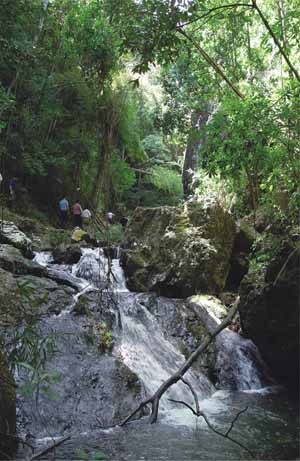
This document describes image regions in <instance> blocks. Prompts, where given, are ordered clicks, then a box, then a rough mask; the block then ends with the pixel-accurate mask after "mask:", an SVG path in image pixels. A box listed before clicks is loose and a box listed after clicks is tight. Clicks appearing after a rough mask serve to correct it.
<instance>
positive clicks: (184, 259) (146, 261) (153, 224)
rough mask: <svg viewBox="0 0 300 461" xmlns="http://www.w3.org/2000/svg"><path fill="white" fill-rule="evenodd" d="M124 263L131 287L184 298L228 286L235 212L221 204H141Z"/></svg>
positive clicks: (212, 291) (128, 231) (137, 211)
mask: <svg viewBox="0 0 300 461" xmlns="http://www.w3.org/2000/svg"><path fill="white" fill-rule="evenodd" d="M126 235H127V239H128V241H129V242H131V247H130V249H129V250H125V251H124V253H123V257H122V264H123V267H124V270H125V274H126V277H127V283H128V287H129V288H130V289H131V290H133V291H155V292H157V293H159V294H162V295H164V296H169V297H177V298H184V297H187V296H190V295H192V294H195V293H198V292H201V291H203V292H208V293H219V292H220V291H222V290H223V288H224V286H225V281H226V278H227V274H228V270H229V260H230V256H231V252H232V246H233V241H234V236H235V223H234V221H233V219H232V217H231V215H230V214H229V213H228V212H226V211H224V209H223V208H222V207H220V206H219V205H217V204H214V205H210V206H205V205H204V204H201V203H199V202H191V203H186V204H185V205H184V206H182V207H167V206H165V207H160V208H137V209H136V210H135V212H134V214H133V216H132V219H131V221H130V225H129V226H128V229H127V232H126Z"/></svg>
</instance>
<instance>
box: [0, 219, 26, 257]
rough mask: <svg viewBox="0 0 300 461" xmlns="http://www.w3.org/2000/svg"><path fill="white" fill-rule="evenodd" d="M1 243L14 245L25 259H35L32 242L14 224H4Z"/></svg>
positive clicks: (0, 231) (0, 227) (0, 229)
mask: <svg viewBox="0 0 300 461" xmlns="http://www.w3.org/2000/svg"><path fill="white" fill-rule="evenodd" d="M0 243H7V244H9V245H12V246H14V247H15V248H18V249H19V250H20V251H21V253H22V254H23V255H24V256H25V257H27V258H33V251H32V241H31V240H30V239H29V238H28V237H27V236H26V235H25V234H24V232H22V231H21V230H20V229H19V228H18V227H17V226H16V225H15V224H14V223H13V222H10V221H3V222H2V224H1V226H0Z"/></svg>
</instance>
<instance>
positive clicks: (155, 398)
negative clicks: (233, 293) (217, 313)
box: [120, 303, 238, 426]
mask: <svg viewBox="0 0 300 461" xmlns="http://www.w3.org/2000/svg"><path fill="white" fill-rule="evenodd" d="M237 309H238V303H235V304H234V305H233V306H232V308H231V309H230V311H229V312H228V315H227V317H226V318H225V319H224V320H223V321H222V322H221V323H220V324H219V325H218V326H217V327H216V328H215V330H214V331H213V332H212V333H208V334H206V335H205V336H204V338H203V340H202V341H201V343H200V345H199V346H198V347H197V349H196V350H195V351H194V352H193V353H192V354H191V355H190V356H189V358H188V359H187V361H186V362H185V363H184V364H183V365H182V366H181V367H180V368H179V369H178V370H177V372H176V373H174V374H173V375H171V376H170V377H169V378H168V379H167V380H166V381H164V382H163V383H162V384H161V386H160V387H159V388H158V389H157V391H156V392H155V393H154V394H153V395H152V396H151V397H149V398H148V399H147V400H145V401H144V402H142V403H140V405H139V406H138V407H137V408H136V409H135V410H134V411H133V412H132V413H131V414H130V415H129V416H128V417H127V418H126V419H125V420H123V421H122V422H121V424H120V426H124V425H125V424H126V423H127V422H128V421H130V419H131V418H132V417H133V416H134V415H135V414H136V413H137V412H138V411H139V410H141V409H142V408H143V407H145V406H146V405H147V404H148V403H151V404H152V412H151V415H150V423H151V424H153V423H155V422H156V421H157V417H158V409H159V401H160V399H161V397H162V396H163V394H164V393H165V392H166V391H167V390H168V389H169V388H170V387H171V386H172V385H173V384H176V383H177V382H178V381H179V380H182V377H183V376H184V374H185V373H186V372H187V371H188V369H189V368H190V367H191V366H192V365H193V363H194V362H195V361H196V360H197V358H198V357H199V355H200V354H202V352H204V351H205V350H206V349H207V347H208V346H209V345H210V343H211V342H212V341H213V340H214V338H215V337H216V336H217V335H218V334H219V333H220V332H221V331H222V330H224V329H225V328H226V327H228V326H229V325H230V323H231V322H232V319H233V318H234V316H235V314H236V312H237ZM186 383H187V381H186ZM187 385H188V384H187ZM192 392H193V391H192ZM193 395H194V392H193Z"/></svg>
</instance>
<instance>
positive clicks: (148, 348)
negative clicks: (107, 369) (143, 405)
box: [118, 295, 214, 413]
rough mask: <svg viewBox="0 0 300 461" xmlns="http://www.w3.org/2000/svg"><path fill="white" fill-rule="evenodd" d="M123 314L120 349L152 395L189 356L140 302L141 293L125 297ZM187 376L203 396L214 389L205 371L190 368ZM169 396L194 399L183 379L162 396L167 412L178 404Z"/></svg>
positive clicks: (190, 402)
mask: <svg viewBox="0 0 300 461" xmlns="http://www.w3.org/2000/svg"><path fill="white" fill-rule="evenodd" d="M124 301H125V302H124ZM120 314H121V324H122V340H121V344H120V346H119V349H118V351H119V353H120V355H121V357H122V359H123V360H124V362H125V363H126V365H127V366H128V367H129V368H130V369H132V370H133V371H135V372H136V373H137V375H138V376H139V377H140V378H141V379H142V381H143V382H144V384H145V386H146V389H147V392H148V394H149V395H151V394H152V393H154V392H155V391H156V390H157V389H158V387H159V386H160V385H161V384H162V383H163V382H164V381H165V380H166V379H168V378H169V377H170V376H171V375H172V374H173V373H175V372H176V371H177V369H178V368H179V367H180V366H181V365H183V363H184V362H185V358H184V356H183V355H182V354H181V353H180V352H179V350H178V349H176V348H175V347H174V346H173V345H172V344H171V343H170V342H169V341H168V340H167V339H165V337H164V333H163V331H162V329H161V327H160V326H159V325H158V323H157V320H156V319H155V317H154V316H153V315H152V314H150V312H149V311H148V310H147V309H146V308H145V307H144V306H143V305H142V304H140V303H139V300H138V295H130V296H128V297H127V298H126V300H124V299H123V305H122V309H121V310H120ZM185 377H186V379H187V380H188V381H189V382H190V383H191V384H192V386H193V388H194V389H195V391H196V392H197V393H198V394H199V398H201V399H202V398H205V397H207V396H208V395H210V394H211V393H212V392H213V390H214V387H213V386H212V384H211V383H210V382H209V381H208V379H207V378H206V377H205V376H204V375H202V374H199V375H198V376H196V375H195V373H194V372H192V371H188V372H187V373H186V375H185ZM168 398H172V399H175V400H186V401H187V403H189V404H193V403H194V402H193V398H192V396H191V395H189V391H188V388H187V387H186V386H185V385H184V384H183V383H176V384H175V385H174V386H172V387H171V388H170V389H169V391H168V392H167V393H166V395H165V396H164V397H163V398H162V400H161V403H160V408H161V409H162V410H163V411H164V412H165V413H166V412H167V411H169V410H170V409H171V408H173V407H174V404H171V403H170V402H169V401H168V400H167V399H168Z"/></svg>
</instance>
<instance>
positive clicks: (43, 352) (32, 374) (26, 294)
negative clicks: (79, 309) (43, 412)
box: [0, 282, 60, 405]
mask: <svg viewBox="0 0 300 461" xmlns="http://www.w3.org/2000/svg"><path fill="white" fill-rule="evenodd" d="M18 295H19V296H18V300H17V301H18V304H17V306H16V311H15V312H14V314H13V317H14V318H13V320H12V321H13V322H14V327H13V328H8V329H7V330H6V332H5V335H4V337H1V338H0V340H1V342H3V343H4V344H6V343H9V348H8V351H7V360H8V365H9V367H10V369H11V370H12V371H13V372H15V371H16V370H17V371H18V373H19V374H20V373H21V374H23V375H24V371H25V375H26V376H25V378H24V381H23V384H22V385H21V386H20V389H19V390H20V393H21V394H22V395H24V396H27V397H33V396H34V397H35V401H36V405H38V399H39V395H40V394H41V393H44V394H46V395H47V396H48V398H52V399H56V398H58V396H57V395H56V394H55V393H54V392H53V389H52V386H53V384H55V383H57V382H59V380H60V375H59V374H58V373H57V372H55V371H51V372H47V371H45V366H46V362H47V360H48V359H49V357H51V356H53V355H54V354H55V353H56V336H55V334H54V333H52V332H51V333H49V334H48V335H46V336H45V335H42V333H41V329H40V326H39V322H40V321H41V316H40V312H39V308H40V306H41V304H43V303H44V302H46V300H47V296H48V295H47V293H46V294H45V296H36V293H35V286H34V285H32V284H31V283H30V282H25V283H22V284H20V285H19V294H18Z"/></svg>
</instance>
